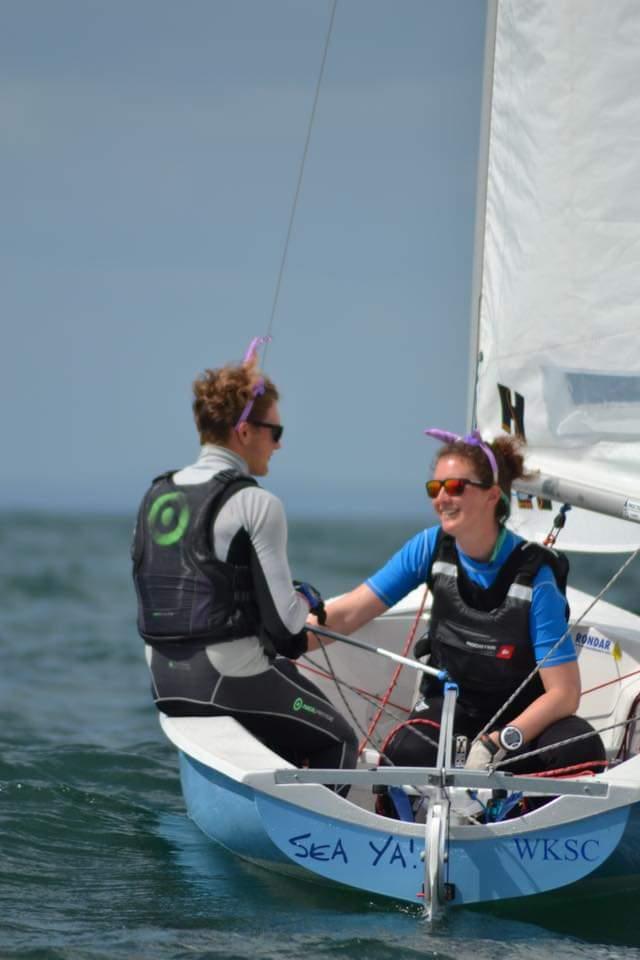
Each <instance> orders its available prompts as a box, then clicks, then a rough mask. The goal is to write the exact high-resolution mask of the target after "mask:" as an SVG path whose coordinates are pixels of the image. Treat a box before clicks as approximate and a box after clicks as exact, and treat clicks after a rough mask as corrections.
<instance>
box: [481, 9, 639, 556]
mask: <svg viewBox="0 0 640 960" xmlns="http://www.w3.org/2000/svg"><path fill="white" fill-rule="evenodd" d="M489 16H490V19H491V18H492V17H493V18H495V48H494V56H493V73H492V83H491V101H490V105H489V108H488V110H487V117H488V124H489V125H488V137H487V149H486V158H485V162H486V210H485V211H484V232H483V237H482V243H481V244H480V246H481V250H480V260H479V263H480V269H479V271H478V275H479V278H480V280H479V288H478V290H477V291H476V292H477V294H478V295H479V299H478V302H477V303H476V306H477V307H478V308H479V310H478V321H477V322H478V369H477V384H476V394H475V404H476V405H475V418H476V421H477V423H478V425H479V427H480V429H481V430H482V431H483V432H485V433H486V434H487V435H491V436H494V435H495V434H497V433H499V432H501V431H504V430H506V431H508V432H511V433H520V434H523V435H524V437H525V439H526V443H527V446H526V450H527V464H528V467H529V468H530V469H534V470H537V471H540V474H539V477H538V480H537V481H536V484H534V485H530V486H531V489H534V488H535V489H536V490H537V492H538V493H541V494H543V495H544V497H543V499H542V500H538V499H537V498H536V497H535V496H534V497H530V498H526V497H525V498H522V497H521V502H522V503H523V509H521V510H517V509H516V510H515V511H514V517H513V525H514V526H515V527H516V528H518V529H519V530H520V532H522V533H523V535H525V536H539V534H540V532H541V531H542V530H544V532H547V530H548V529H549V527H550V526H551V522H552V519H553V516H554V514H553V513H552V512H549V509H548V508H549V506H550V505H549V503H548V501H546V502H545V499H546V497H551V496H553V497H554V498H556V497H557V499H560V500H563V499H568V500H569V501H572V502H573V503H574V504H584V505H585V506H587V507H588V509H589V510H595V511H598V512H595V513H590V512H587V511H586V510H582V509H579V510H574V511H572V513H571V514H570V522H568V523H567V533H566V534H565V535H563V546H564V547H566V548H568V549H584V550H589V551H593V550H611V551H617V550H620V551H624V550H629V549H633V548H635V547H636V546H637V545H638V544H640V525H638V524H637V523H629V522H627V521H628V520H635V521H638V520H640V3H638V0H606V2H605V3H603V2H602V0H499V2H498V4H497V8H496V7H495V6H492V7H491V8H490V12H489ZM545 478H551V479H550V480H548V481H545ZM540 505H541V506H542V508H543V509H540ZM557 505H558V504H557V503H555V504H554V505H553V507H552V508H551V509H552V510H556V512H557ZM606 513H609V514H611V515H612V516H603V515H601V514H606ZM616 515H617V516H618V517H621V518H625V519H614V518H613V517H614V516H616Z"/></svg>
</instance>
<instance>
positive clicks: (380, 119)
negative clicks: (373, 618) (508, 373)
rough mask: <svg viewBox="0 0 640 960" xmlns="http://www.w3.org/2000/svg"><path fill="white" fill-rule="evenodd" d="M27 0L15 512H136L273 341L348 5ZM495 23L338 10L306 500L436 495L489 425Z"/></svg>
mask: <svg viewBox="0 0 640 960" xmlns="http://www.w3.org/2000/svg"><path fill="white" fill-rule="evenodd" d="M2 11H3V16H2V31H1V32H0V78H1V85H0V138H1V150H0V156H1V158H2V159H1V160H0V164H1V165H2V185H3V202H2V227H3V229H2V233H1V237H2V239H1V241H0V242H1V246H0V257H1V263H2V277H1V279H2V303H3V332H4V337H3V341H4V342H3V347H4V349H3V350H2V368H1V370H0V382H1V390H2V427H3V430H2V434H3V441H4V442H3V458H2V459H3V464H2V477H3V481H2V503H3V505H4V506H5V507H21V506H40V507H45V506H51V507H55V508H65V509H67V508H73V507H78V508H82V509H91V508H98V509H105V510H110V509H124V510H133V509H134V508H135V505H136V504H137V501H138V499H139V497H140V495H141V493H142V491H143V489H144V488H145V485H146V484H147V481H148V480H149V479H150V478H151V477H153V476H154V475H155V474H157V473H159V472H161V471H162V470H164V469H168V468H170V467H180V466H182V465H183V464H185V463H187V462H191V461H193V460H194V459H195V457H196V455H197V449H198V441H197V435H196V433H195V429H194V427H193V422H192V417H191V409H190V403H191V392H190V391H191V382H192V380H193V377H194V376H195V375H196V374H197V373H199V372H200V371H201V370H203V369H204V368H205V367H207V366H218V365H220V364H222V363H224V362H227V361H229V360H236V359H237V360H240V359H241V357H242V355H243V353H244V351H245V349H246V346H247V345H248V342H249V340H250V339H251V337H253V336H255V335H258V334H261V333H264V332H266V328H267V325H268V322H269V317H270V314H271V306H272V301H273V297H274V290H275V285H276V279H277V275H278V269H279V266H280V261H281V258H282V254H283V247H284V241H285V236H286V232H287V225H288V221H289V215H290V211H291V202H292V199H293V194H294V190H295V186H296V182H297V178H298V171H299V164H300V159H301V156H302V150H303V147H304V142H305V137H306V133H307V126H308V122H309V116H310V111H311V107H312V102H313V95H314V90H315V84H316V80H317V76H318V71H319V67H320V61H321V56H322V50H323V47H324V42H325V37H326V31H327V27H328V23H329V15H330V11H331V0H185V2H180V3H179V2H177V0H171V2H170V0H126V2H125V0H54V2H52V0H20V2H15V0H4V2H3V3H2ZM484 18H485V3H484V2H483V0H339V2H338V6H337V13H336V17H335V22H334V28H333V34H332V38H331V44H330V48H329V53H328V58H327V62H326V67H325V75H324V82H323V85H322V89H321V92H320V98H319V102H318V108H317V113H316V119H315V124H314V128H313V132H312V137H311V143H310V148H309V155H308V160H307V164H306V169H305V173H304V180H303V183H302V190H301V194H300V199H299V205H298V210H297V215H296V219H295V223H294V227H293V232H292V236H291V242H290V247H289V253H288V261H287V265H286V270H285V273H284V278H283V283H282V288H281V293H280V299H279V305H278V309H277V312H276V315H275V320H274V326H273V335H274V340H273V343H272V345H271V347H270V348H269V352H268V356H267V360H266V368H267V372H268V373H269V375H270V376H271V377H272V378H273V379H274V380H275V381H276V383H277V384H278V387H279V389H280V391H281V394H282V403H281V409H282V416H283V422H284V423H285V425H286V431H285V437H284V444H283V448H282V450H281V451H280V452H279V453H278V454H276V456H275V457H274V460H273V461H272V463H273V468H272V472H271V474H270V476H269V478H268V479H267V481H266V484H267V486H269V487H270V488H271V489H272V490H274V492H276V493H278V494H279V495H280V496H281V497H282V498H283V499H284V501H285V504H286V506H287V508H288V510H289V512H290V513H292V514H294V515H295V514H297V515H300V514H304V513H305V512H309V513H313V514H318V513H335V512H354V513H355V512H359V513H363V512H365V513H366V512H373V513H378V514H385V515H389V516H393V515H395V514H401V513H405V514H407V513H419V512H420V511H423V510H424V487H423V481H424V479H425V476H426V474H427V473H428V470H429V464H430V462H431V459H432V456H433V454H434V452H435V449H436V445H435V444H434V443H433V442H432V441H429V440H426V439H425V438H423V435H422V430H423V429H424V428H425V427H427V426H434V425H435V426H441V427H444V428H453V429H462V428H463V427H464V425H465V423H464V420H465V411H466V393H467V359H468V358H467V354H468V340H469V333H468V318H469V314H470V305H469V297H470V282H471V270H472V251H473V227H474V218H475V189H476V171H477V152H478V137H479V127H480V100H481V83H482V77H481V75H482V56H483V47H484Z"/></svg>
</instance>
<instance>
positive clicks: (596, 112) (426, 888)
mask: <svg viewBox="0 0 640 960" xmlns="http://www.w3.org/2000/svg"><path fill="white" fill-rule="evenodd" d="M486 63H487V67H486V89H485V108H484V116H485V123H484V139H483V145H482V148H481V155H482V156H481V164H480V170H481V172H480V177H479V190H478V199H479V203H478V210H479V217H478V223H479V227H478V233H477V242H476V263H475V274H474V300H473V302H474V308H473V315H474V316H473V324H472V344H473V348H472V352H473V356H474V362H473V364H472V365H473V370H474V383H473V388H472V390H471V391H470V393H471V403H470V416H469V419H470V425H473V426H477V427H478V428H479V429H480V430H481V431H482V432H484V433H485V434H486V435H487V436H494V435H495V434H497V433H499V432H501V431H507V432H514V433H517V434H519V435H520V436H522V437H524V438H525V439H526V442H527V451H528V453H527V457H528V467H529V469H530V470H533V471H535V472H536V473H535V478H534V480H533V481H530V482H528V483H527V484H523V482H522V481H521V482H520V489H519V490H518V492H517V494H516V495H514V505H513V511H512V519H511V526H512V527H513V528H514V529H515V530H516V531H517V532H518V533H520V534H521V535H523V536H524V537H525V538H527V539H536V540H541V539H542V538H543V537H544V535H545V534H547V533H548V532H549V529H550V527H553V525H554V518H555V517H556V516H557V515H559V516H562V517H564V516H567V517H568V520H567V524H566V530H565V531H563V533H562V537H561V540H560V543H559V546H561V547H562V548H563V549H565V550H583V551H587V552H606V551H608V552H612V553H625V552H626V553H628V554H630V555H633V554H634V552H635V551H637V550H638V546H639V544H640V527H639V526H638V523H639V522H640V482H639V481H640V377H639V373H640V320H639V311H640V199H638V198H639V197H640V193H639V192H638V190H637V184H638V183H640V153H639V152H638V150H637V143H638V142H639V140H640V7H639V6H638V4H637V2H636V0H608V2H607V3H605V4H603V3H601V2H600V0H581V2H580V3H579V4H577V3H575V2H572V0H539V2H535V3H532V2H531V0H498V2H495V3H490V5H489V9H488V28H487V57H486ZM636 208H637V209H636ZM563 504H564V505H565V512H564V513H560V514H559V510H560V507H561V506H562V505H563ZM567 506H571V507H572V509H571V510H570V511H569V512H568V513H567V512H566V507H567ZM556 532H557V531H556ZM567 596H568V601H569V604H570V608H571V613H572V628H571V629H572V635H573V639H574V641H575V643H576V646H577V648H578V651H579V665H580V670H581V677H582V687H583V696H582V701H581V707H580V712H581V713H582V714H583V715H584V716H585V717H586V718H587V719H588V720H590V722H591V723H592V724H593V725H594V726H595V727H596V728H597V729H598V730H599V731H600V732H601V735H602V738H603V741H604V743H605V746H606V750H607V757H608V767H607V769H605V770H604V771H601V772H599V773H597V774H596V775H593V776H588V777H587V776H577V777H576V776H573V777H572V776H565V775H557V776H551V777H524V776H509V775H508V774H503V773H501V772H500V770H499V769H497V768H496V769H495V770H493V771H491V772H488V773H485V772H477V771H466V770H464V769H459V768H457V767H456V766H455V758H454V743H453V736H452V724H451V719H452V716H453V713H452V711H453V706H454V703H455V690H448V691H447V694H446V703H447V706H446V708H445V711H444V713H443V722H442V728H441V732H440V745H439V752H438V762H437V764H436V767H435V768H428V769H426V768H418V769H406V768H397V767H395V768H394V767H383V768H379V767H378V751H380V749H381V748H382V745H383V743H384V739H385V737H386V735H387V734H388V732H389V730H390V729H391V728H392V727H393V726H394V724H395V723H396V722H397V721H398V719H402V717H403V716H406V714H407V712H408V710H409V709H410V707H411V705H412V703H413V702H414V700H415V696H416V679H415V676H416V674H415V672H414V671H411V670H408V669H406V668H405V669H403V670H402V671H401V672H400V674H399V676H398V677H397V678H396V682H395V686H394V687H393V690H392V692H391V693H390V694H389V695H388V703H386V704H385V710H384V711H382V712H381V711H380V709H379V707H380V701H381V700H382V698H383V697H384V696H385V690H387V687H388V685H389V675H390V672H391V668H390V667H389V666H388V664H387V662H386V661H384V660H383V659H381V658H380V657H377V656H375V655H373V654H372V653H369V652H366V651H363V650H360V649H352V648H351V647H347V646H345V645H343V644H339V643H338V644H334V645H332V646H331V648H330V650H327V651H324V652H323V651H316V652H315V653H314V655H313V656H308V657H307V658H305V660H304V661H300V663H301V665H302V666H303V667H304V668H305V669H308V670H309V671H311V672H312V677H313V679H314V680H315V682H316V683H318V685H319V686H320V687H321V688H322V689H324V691H325V692H326V694H327V695H328V696H329V697H330V698H331V699H332V700H333V701H334V702H335V703H336V705H337V706H338V707H343V705H344V704H347V705H348V709H349V710H350V711H351V715H352V717H353V718H354V721H355V722H357V724H358V726H359V727H360V728H361V729H363V730H365V731H369V736H368V741H367V743H366V744H365V748H364V749H363V751H362V754H361V758H360V766H359V768H358V769H357V770H355V771H335V770H330V771H321V770H298V769H295V768H293V767H291V766H290V765H288V764H287V763H285V762H284V761H283V760H282V759H281V758H280V757H278V756H277V755H276V754H274V753H272V752H271V751H270V750H269V749H268V748H267V747H265V746H264V745H263V744H262V743H260V742H259V741H257V740H256V739H255V738H254V737H252V736H251V734H249V733H248V732H247V731H246V730H244V729H243V728H242V727H241V726H240V725H239V724H237V723H236V722H235V721H234V720H232V719H230V718H224V717H223V718H202V717H182V718H168V717H162V718H161V723H162V728H163V730H164V732H165V734H166V736H167V737H168V738H169V740H170V741H171V742H172V743H173V744H174V745H175V747H176V748H177V750H178V753H179V760H180V775H181V781H182V788H183V792H184V796H185V800H186V805H187V809H188V811H189V814H190V816H191V817H192V818H193V820H194V821H195V823H196V824H197V825H198V826H199V827H200V828H201V829H202V830H203V831H204V833H205V834H207V835H208V836H209V837H211V838H212V839H213V840H216V841H217V842H218V843H220V844H222V845H224V846H225V847H226V848H228V849H229V850H231V851H233V852H235V853H236V854H238V855H239V856H241V857H244V858H246V859H248V860H251V861H253V862H254V863H258V864H262V865H264V866H267V867H270V868H272V869H274V870H278V871H281V872H284V873H288V874H293V875H295V876H300V877H306V878H307V879H313V880H319V881H322V882H331V883H338V884H344V885H347V886H349V887H352V888H356V889H358V890H362V891H367V892H369V893H375V894H381V895H384V896H387V897H391V898H394V899H396V900H401V901H407V902H409V903H415V904H423V905H424V906H425V908H426V910H427V913H428V915H429V916H431V917H434V916H436V915H437V914H438V912H439V911H441V910H442V909H443V907H444V906H445V905H450V906H457V905H464V904H476V903H489V902H495V901H502V900H507V899H511V898H518V897H530V896H532V895H535V894H539V893H542V892H544V891H549V890H557V889H559V888H568V887H569V886H570V885H572V884H575V883H577V882H579V881H581V880H583V879H584V878H586V877H592V878H595V877H633V876H636V875H638V876H639V878H640V731H639V732H638V733H636V732H635V724H634V719H635V717H636V716H637V714H638V704H639V703H640V617H639V616H637V615H636V614H635V613H633V612H630V611H626V610H623V609H621V608H618V607H615V606H613V605H612V604H610V603H608V602H606V600H604V599H602V598H601V597H598V598H594V597H590V596H588V595H586V594H584V593H582V592H580V591H578V590H575V589H572V588H569V590H568V595H567ZM422 602H423V597H422V592H421V591H416V592H415V593H413V594H411V595H409V596H408V597H406V598H405V600H404V601H403V602H402V603H400V604H398V605H397V606H396V607H394V608H392V609H391V610H389V611H388V612H387V613H386V614H385V615H384V616H382V617H380V618H378V620H376V621H374V622H373V623H371V624H369V625H368V626H367V627H366V628H364V629H363V630H361V631H360V632H359V634H357V635H356V636H357V638H358V639H359V640H361V641H364V642H365V643H367V644H369V645H370V646H372V647H378V646H380V647H384V648H386V649H388V650H390V651H394V652H395V653H404V654H406V653H407V652H409V651H410V644H408V640H407V638H408V636H411V635H415V633H416V630H419V631H420V632H423V631H424V629H425V628H426V626H427V624H428V620H429V604H428V601H427V603H426V605H425V607H424V609H423V608H422ZM334 676H335V677H336V678H339V680H340V683H339V685H336V683H335V680H334ZM345 709H346V707H345ZM341 782H349V783H351V784H352V788H351V792H350V793H349V798H348V799H343V798H342V797H341V796H339V795H338V794H337V793H335V792H333V791H331V790H328V789H327V788H326V786H325V784H336V783H341ZM381 786H383V787H387V788H395V789H398V790H401V791H403V792H404V793H405V794H407V795H408V796H410V797H412V798H413V806H414V807H415V806H416V803H415V798H416V796H417V797H418V798H419V800H420V801H421V806H422V815H421V816H418V817H417V821H418V822H416V820H414V819H407V820H395V819H390V818H387V817H385V816H382V815H380V814H379V813H376V812H375V805H374V797H375V793H374V792H373V791H375V790H376V789H379V788H380V787H381ZM469 790H473V791H476V794H475V796H477V797H479V798H483V797H484V798H485V801H486V802H485V803H484V806H485V810H486V809H489V808H491V803H492V802H493V800H495V798H496V797H500V798H503V799H504V798H507V799H508V798H509V797H511V796H513V795H514V794H523V795H525V796H531V797H538V798H542V799H543V800H545V801H547V802H543V803H538V805H535V804H534V805H533V809H532V810H531V811H530V812H528V813H526V814H524V815H521V816H511V817H502V818H501V817H500V815H499V814H498V815H496V816H493V817H488V816H486V815H485V816H479V815H478V804H477V803H476V806H475V808H473V807H470V806H469V802H468V801H469V793H468V791H469ZM550 798H551V799H550ZM492 809H495V804H494V808H492Z"/></svg>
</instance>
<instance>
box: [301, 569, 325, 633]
mask: <svg viewBox="0 0 640 960" xmlns="http://www.w3.org/2000/svg"><path fill="white" fill-rule="evenodd" d="M293 586H294V589H295V590H296V591H297V592H298V593H300V594H302V596H303V597H304V598H305V600H306V601H307V603H308V604H309V612H310V613H313V614H315V616H316V617H317V618H318V623H319V624H320V626H322V625H323V624H325V623H326V622H327V614H326V612H325V609H324V601H323V599H322V597H321V596H320V593H319V592H318V590H316V588H315V587H312V586H311V584H310V583H304V581H302V580H294V581H293Z"/></svg>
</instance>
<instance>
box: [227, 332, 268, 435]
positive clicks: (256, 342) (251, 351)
mask: <svg viewBox="0 0 640 960" xmlns="http://www.w3.org/2000/svg"><path fill="white" fill-rule="evenodd" d="M263 343H271V337H269V336H266V337H254V338H253V340H252V341H251V343H250V344H249V346H248V347H247V352H246V353H245V355H244V358H243V360H242V362H243V363H249V362H250V361H251V360H253V358H254V357H255V355H256V353H257V352H258V349H259V348H260V347H261V346H262V344H263ZM263 393H264V377H258V379H257V380H256V383H255V386H254V388H253V392H252V395H251V397H250V398H249V400H248V402H247V404H246V406H245V408H244V410H243V411H242V413H241V414H240V416H239V418H238V422H237V423H236V426H235V429H236V430H237V429H238V427H239V426H240V424H241V423H244V422H245V420H248V419H249V414H250V413H251V410H252V408H253V405H254V403H255V402H256V397H259V396H260V395H261V394H263Z"/></svg>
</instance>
